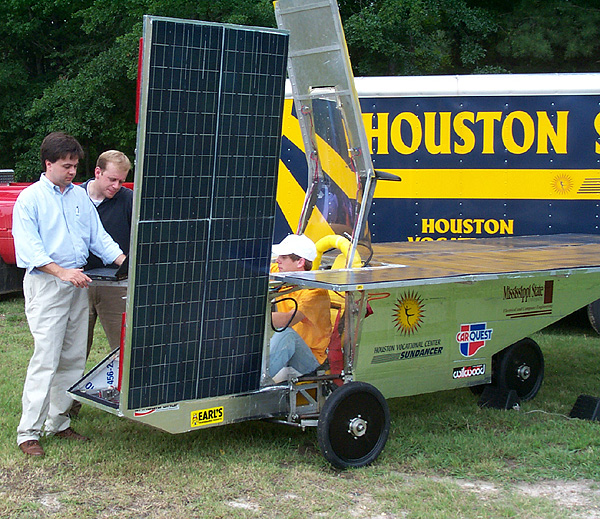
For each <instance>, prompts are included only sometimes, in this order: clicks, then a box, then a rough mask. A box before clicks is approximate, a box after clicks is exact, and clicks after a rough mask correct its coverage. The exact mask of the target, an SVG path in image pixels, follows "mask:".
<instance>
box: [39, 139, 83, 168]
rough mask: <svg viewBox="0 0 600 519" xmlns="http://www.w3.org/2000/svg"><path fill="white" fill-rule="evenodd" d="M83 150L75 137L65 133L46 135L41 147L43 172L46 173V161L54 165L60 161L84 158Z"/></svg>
mask: <svg viewBox="0 0 600 519" xmlns="http://www.w3.org/2000/svg"><path fill="white" fill-rule="evenodd" d="M84 155H85V154H84V153H83V148H82V147H81V144H79V142H77V139H76V138H75V137H72V136H71V135H67V134H66V133H63V132H52V133H49V134H48V135H46V137H45V138H44V140H43V141H42V146H41V147H40V158H41V159H42V171H46V161H47V160H49V161H50V162H52V163H54V162H56V161H57V160H60V159H67V158H70V157H77V158H78V159H79V160H81V159H83V157H84Z"/></svg>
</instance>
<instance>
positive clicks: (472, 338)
mask: <svg viewBox="0 0 600 519" xmlns="http://www.w3.org/2000/svg"><path fill="white" fill-rule="evenodd" d="M493 331H494V330H493V329H492V328H488V327H487V323H471V324H461V325H460V331H459V332H458V333H457V334H456V341H457V342H458V347H459V349H460V354H461V355H462V356H463V357H472V356H473V355H475V354H476V353H477V352H478V351H479V350H480V349H481V348H483V347H484V346H485V343H486V342H487V341H489V340H490V339H491V338H492V332H493Z"/></svg>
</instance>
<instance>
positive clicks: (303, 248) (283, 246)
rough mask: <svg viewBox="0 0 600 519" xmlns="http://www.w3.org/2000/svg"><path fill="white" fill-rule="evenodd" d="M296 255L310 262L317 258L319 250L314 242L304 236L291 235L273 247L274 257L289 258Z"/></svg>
mask: <svg viewBox="0 0 600 519" xmlns="http://www.w3.org/2000/svg"><path fill="white" fill-rule="evenodd" d="M289 254H295V255H296V256H300V257H301V258H304V259H307V260H308V261H314V259H315V258H316V257H317V248H316V247H315V244H314V243H313V241H312V240H311V239H310V238H309V237H308V236H305V235H304V234H290V235H288V236H286V237H285V238H284V239H283V241H282V242H281V243H279V244H277V245H273V256H288V255H289Z"/></svg>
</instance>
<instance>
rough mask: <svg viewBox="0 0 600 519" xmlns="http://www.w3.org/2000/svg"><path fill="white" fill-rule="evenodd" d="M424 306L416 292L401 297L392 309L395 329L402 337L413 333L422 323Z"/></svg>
mask: <svg viewBox="0 0 600 519" xmlns="http://www.w3.org/2000/svg"><path fill="white" fill-rule="evenodd" d="M424 307H425V305H424V304H423V300H422V299H421V298H420V297H419V296H418V295H417V293H416V292H407V293H405V294H403V295H402V297H401V298H400V299H398V302H397V303H396V306H395V308H394V320H395V321H396V322H395V326H396V329H397V330H398V331H399V332H402V333H403V334H404V335H411V334H413V333H415V332H416V331H417V330H418V329H419V328H420V327H421V323H422V322H423V318H424V316H425V311H424Z"/></svg>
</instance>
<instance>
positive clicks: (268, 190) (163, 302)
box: [122, 17, 287, 409]
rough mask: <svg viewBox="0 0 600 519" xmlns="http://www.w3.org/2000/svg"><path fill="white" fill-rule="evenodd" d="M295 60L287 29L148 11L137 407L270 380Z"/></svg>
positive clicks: (133, 371) (137, 226) (135, 245)
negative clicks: (277, 225)
mask: <svg viewBox="0 0 600 519" xmlns="http://www.w3.org/2000/svg"><path fill="white" fill-rule="evenodd" d="M286 59H287V34H286V33H285V32H283V31H277V30H271V29H262V28H248V27H239V26H233V25H220V24H212V23H207V22H192V21H182V20H174V19H167V18H157V17H145V19H144V56H143V67H142V78H143V79H142V88H141V101H140V122H139V125H138V144H137V157H136V178H135V189H136V195H135V204H134V215H133V225H134V231H133V233H132V251H131V260H132V263H133V265H134V266H133V267H132V268H133V272H132V274H131V276H130V286H129V290H130V292H129V300H128V316H127V319H128V321H127V330H128V331H127V338H126V346H125V350H124V351H125V363H124V365H125V366H127V364H128V366H129V369H128V372H126V373H124V380H123V386H122V392H123V395H122V398H123V396H124V394H125V393H126V394H127V408H128V409H140V408H146V407H153V406H158V405H163V404H169V403H173V402H177V401H181V400H190V399H200V398H209V397H215V396H222V395H228V394H237V393H242V392H245V391H251V390H254V389H257V388H258V386H259V380H260V369H261V360H262V346H263V341H264V332H265V309H266V305H267V291H268V270H269V269H268V267H269V261H270V253H271V243H272V238H273V226H274V214H275V189H276V174H277V165H278V159H279V151H280V134H281V121H282V111H283V94H284V83H285V69H286ZM128 354H129V362H128V363H127V359H128V357H127V355H128Z"/></svg>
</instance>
